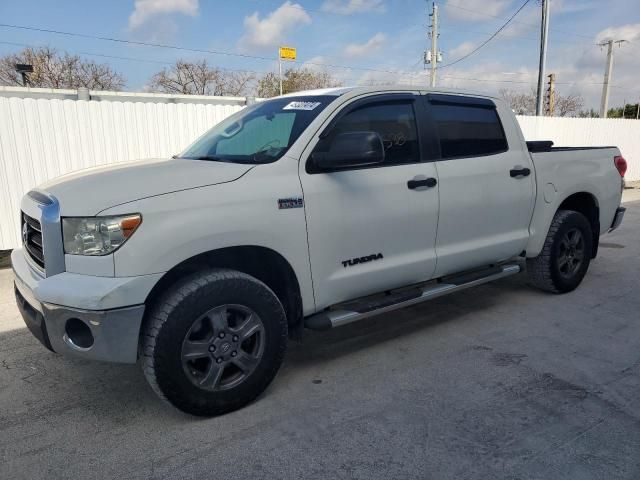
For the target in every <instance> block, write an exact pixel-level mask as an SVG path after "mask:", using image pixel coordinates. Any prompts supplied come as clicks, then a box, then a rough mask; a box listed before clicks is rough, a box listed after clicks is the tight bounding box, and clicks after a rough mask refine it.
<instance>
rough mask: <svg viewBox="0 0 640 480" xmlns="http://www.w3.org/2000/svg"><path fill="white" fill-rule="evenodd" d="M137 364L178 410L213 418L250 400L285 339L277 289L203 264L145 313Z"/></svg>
mask: <svg viewBox="0 0 640 480" xmlns="http://www.w3.org/2000/svg"><path fill="white" fill-rule="evenodd" d="M141 342H142V357H141V363H142V367H143V370H144V373H145V376H146V378H147V380H148V381H149V384H150V385H151V387H152V388H153V389H154V390H155V392H156V393H157V394H158V395H159V396H160V397H161V398H163V399H165V400H167V401H168V402H169V403H171V404H172V405H174V406H175V407H177V408H179V409H180V410H182V411H184V412H187V413H191V414H194V415H202V416H212V415H220V414H223V413H226V412H230V411H232V410H236V409H238V408H240V407H242V406H244V405H246V404H247V403H249V402H250V401H252V400H253V399H254V398H256V397H257V396H258V395H260V393H262V392H263V391H264V389H265V388H266V387H267V386H268V385H269V383H270V382H271V381H272V380H273V378H274V377H275V375H276V373H277V371H278V369H279V367H280V364H281V363H282V360H283V357H284V353H285V350H286V345H287V321H286V317H285V313H284V310H283V308H282V305H281V303H280V301H279V300H278V298H277V297H276V295H275V294H274V293H273V292H272V291H271V289H269V288H268V287H267V286H266V285H265V284H264V283H262V282H260V281H259V280H257V279H255V278H253V277H251V276H249V275H246V274H244V273H240V272H237V271H233V270H221V269H216V270H209V271H204V272H199V273H196V274H194V275H192V276H190V277H187V278H185V279H184V280H182V281H181V282H179V283H178V284H177V285H176V286H174V287H172V288H171V289H170V291H168V292H167V293H166V294H165V295H164V296H163V297H162V298H161V299H160V300H159V301H158V302H157V303H156V304H155V305H154V307H152V310H151V311H150V314H149V317H148V319H147V321H146V324H145V328H144V332H143V337H142V340H141Z"/></svg>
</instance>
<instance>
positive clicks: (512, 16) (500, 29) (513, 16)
mask: <svg viewBox="0 0 640 480" xmlns="http://www.w3.org/2000/svg"><path fill="white" fill-rule="evenodd" d="M530 1H531V0H525V2H524V3H523V4H522V5H521V6H520V8H518V10H516V11H515V13H514V14H513V15H511V17H509V19H508V20H507V21H506V22H505V23H503V24H502V26H501V27H500V28H498V30H496V31H495V32H494V33H493V35H491V36H490V37H489V38H487V39H486V40H485V41H484V42H482V43H481V44H480V45H478V46H477V47H476V48H474V49H473V50H471V51H470V52H469V53H467V54H466V55H463V56H462V57H460V58H459V59H457V60H454V61H453V62H451V63H447V64H445V65H442V66H441V67H440V68H446V67H450V66H451V65H455V64H456V63H460V62H461V61H463V60H465V59H467V58H469V57H470V56H471V55H473V54H474V53H476V52H477V51H478V50H480V49H481V48H482V47H484V46H485V45H486V44H487V43H489V42H490V41H491V40H493V39H494V38H495V37H496V36H497V35H498V34H499V33H500V32H501V31H502V30H504V29H505V28H506V27H507V25H509V23H511V21H512V20H513V19H514V18H515V17H516V15H518V14H519V13H520V12H521V11H522V9H523V8H524V7H526V6H527V4H528V3H529V2H530Z"/></svg>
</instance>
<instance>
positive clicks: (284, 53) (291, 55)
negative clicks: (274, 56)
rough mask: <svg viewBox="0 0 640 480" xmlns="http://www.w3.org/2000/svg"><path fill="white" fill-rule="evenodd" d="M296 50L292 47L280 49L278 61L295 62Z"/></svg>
mask: <svg viewBox="0 0 640 480" xmlns="http://www.w3.org/2000/svg"><path fill="white" fill-rule="evenodd" d="M295 59H296V49H295V48H293V47H280V60H295Z"/></svg>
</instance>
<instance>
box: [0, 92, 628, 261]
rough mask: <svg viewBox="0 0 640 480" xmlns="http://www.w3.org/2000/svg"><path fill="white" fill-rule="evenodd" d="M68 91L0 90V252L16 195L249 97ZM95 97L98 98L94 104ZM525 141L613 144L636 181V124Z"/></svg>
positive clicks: (177, 141) (132, 155)
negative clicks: (83, 96) (80, 96)
mask: <svg viewBox="0 0 640 480" xmlns="http://www.w3.org/2000/svg"><path fill="white" fill-rule="evenodd" d="M72 98H77V93H76V92H75V91H51V90H47V91H38V89H31V90H30V91H27V90H26V89H18V88H14V89H8V88H4V89H2V88H1V87H0V250H4V249H11V248H15V247H16V246H18V245H19V244H20V232H19V225H18V223H19V222H18V212H19V209H20V199H21V198H22V196H23V195H24V193H26V192H27V191H28V190H29V189H31V188H33V187H34V186H36V185H38V184H40V183H42V182H44V181H46V180H48V179H51V178H54V177H57V176H59V175H62V174H65V173H68V172H70V171H73V170H78V169H81V168H87V167H91V166H95V165H102V164H106V163H114V162H121V161H125V160H133V159H139V158H148V157H166V156H170V155H172V154H174V153H177V152H179V151H181V150H182V149H183V148H184V147H186V146H187V145H188V144H189V143H190V142H192V141H193V140H194V139H195V138H197V137H198V136H199V135H200V134H202V133H203V132H205V131H206V130H207V129H209V128H210V127H211V126H213V125H214V124H216V123H218V122H219V121H221V120H222V119H224V118H225V117H227V116H228V115H231V114H232V113H233V112H236V111H238V110H239V109H241V108H243V106H244V105H245V104H246V103H247V101H250V99H246V98H243V97H242V98H229V97H219V98H216V97H187V96H175V95H149V94H131V93H117V94H105V93H104V92H102V93H100V94H99V97H98V95H93V92H92V98H93V99H94V100H91V101H85V100H73V99H72ZM96 99H98V100H99V101H95V100H96ZM518 120H519V122H520V124H521V126H522V128H523V131H524V135H525V138H527V140H553V141H554V142H555V143H556V145H557V146H597V145H617V146H619V147H620V148H621V150H622V153H623V155H625V157H626V158H627V161H628V162H629V173H628V175H627V178H628V179H632V180H637V179H640V121H635V120H599V119H575V118H536V117H519V118H518Z"/></svg>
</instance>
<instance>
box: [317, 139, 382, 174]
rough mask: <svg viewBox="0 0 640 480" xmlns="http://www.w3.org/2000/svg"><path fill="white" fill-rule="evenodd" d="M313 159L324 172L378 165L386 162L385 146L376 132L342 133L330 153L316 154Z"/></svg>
mask: <svg viewBox="0 0 640 480" xmlns="http://www.w3.org/2000/svg"><path fill="white" fill-rule="evenodd" d="M311 158H312V160H313V162H314V163H315V165H316V166H317V167H318V168H320V169H322V170H335V169H341V168H351V167H364V166H367V165H377V164H380V163H383V162H384V144H383V143H382V138H381V137H380V135H379V134H378V133H376V132H347V133H340V134H338V135H337V136H336V137H335V138H334V139H333V141H332V142H331V145H330V146H329V151H328V152H314V153H313V154H312V155H311Z"/></svg>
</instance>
